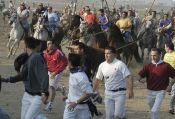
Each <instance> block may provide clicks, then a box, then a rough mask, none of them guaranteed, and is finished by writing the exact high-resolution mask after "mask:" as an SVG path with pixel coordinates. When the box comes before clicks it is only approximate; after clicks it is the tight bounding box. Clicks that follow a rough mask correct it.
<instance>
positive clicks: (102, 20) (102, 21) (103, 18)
mask: <svg viewBox="0 0 175 119" xmlns="http://www.w3.org/2000/svg"><path fill="white" fill-rule="evenodd" d="M98 12H99V15H98V24H99V25H100V27H101V30H103V31H105V30H107V29H108V27H109V26H108V23H109V20H108V17H107V15H106V14H105V12H104V9H99V11H98Z"/></svg>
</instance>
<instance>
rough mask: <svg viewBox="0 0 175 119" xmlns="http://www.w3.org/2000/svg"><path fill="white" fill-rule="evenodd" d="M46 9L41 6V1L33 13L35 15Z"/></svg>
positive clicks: (41, 13)
mask: <svg viewBox="0 0 175 119" xmlns="http://www.w3.org/2000/svg"><path fill="white" fill-rule="evenodd" d="M45 11H46V9H45V8H44V6H43V3H40V4H39V6H38V8H37V9H36V12H35V14H36V15H43V14H44V13H45Z"/></svg>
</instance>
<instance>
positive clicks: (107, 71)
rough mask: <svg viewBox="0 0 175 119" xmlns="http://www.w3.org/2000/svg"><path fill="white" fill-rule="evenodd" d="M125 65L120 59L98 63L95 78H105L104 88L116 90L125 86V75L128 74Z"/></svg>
mask: <svg viewBox="0 0 175 119" xmlns="http://www.w3.org/2000/svg"><path fill="white" fill-rule="evenodd" d="M130 74H131V73H130V71H129V69H128V68H127V66H126V65H125V64H124V63H123V62H122V61H120V60H118V59H114V60H113V62H112V63H110V64H109V63H107V62H106V61H105V62H103V63H101V64H100V65H99V68H98V71H97V74H96V78H97V79H98V80H103V79H104V80H105V89H106V90H109V91H110V90H116V89H118V88H126V80H125V79H126V77H127V76H128V75H130Z"/></svg>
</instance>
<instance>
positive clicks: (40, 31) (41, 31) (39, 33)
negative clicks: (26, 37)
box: [33, 17, 48, 41]
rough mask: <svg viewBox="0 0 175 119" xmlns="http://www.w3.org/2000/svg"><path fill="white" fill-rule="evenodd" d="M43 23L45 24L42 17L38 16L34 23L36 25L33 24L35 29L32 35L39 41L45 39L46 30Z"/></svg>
mask: <svg viewBox="0 0 175 119" xmlns="http://www.w3.org/2000/svg"><path fill="white" fill-rule="evenodd" d="M44 25H45V21H44V18H43V17H39V18H38V22H37V23H36V25H34V29H35V32H34V35H33V37H34V38H36V39H38V40H41V41H47V38H48V31H47V29H46V27H45V26H44Z"/></svg>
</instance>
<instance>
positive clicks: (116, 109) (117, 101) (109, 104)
mask: <svg viewBox="0 0 175 119" xmlns="http://www.w3.org/2000/svg"><path fill="white" fill-rule="evenodd" d="M121 92H123V91H121ZM125 100H126V95H125V93H120V91H119V92H108V91H106V94H105V111H106V119H116V118H125V116H126V114H125V113H126V112H125Z"/></svg>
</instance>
